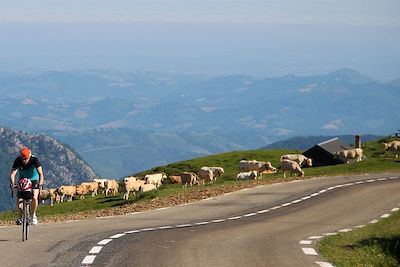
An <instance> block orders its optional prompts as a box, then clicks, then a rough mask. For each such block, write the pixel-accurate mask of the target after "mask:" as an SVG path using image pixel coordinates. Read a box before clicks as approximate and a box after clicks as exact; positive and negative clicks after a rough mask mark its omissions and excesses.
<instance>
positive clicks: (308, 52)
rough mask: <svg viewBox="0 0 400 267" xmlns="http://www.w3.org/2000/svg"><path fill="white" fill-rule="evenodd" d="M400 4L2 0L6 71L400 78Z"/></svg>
mask: <svg viewBox="0 0 400 267" xmlns="http://www.w3.org/2000/svg"><path fill="white" fill-rule="evenodd" d="M399 11H400V1H398V0H393V1H388V0H379V1H375V0H365V1H361V0H347V1H345V0H336V1H330V0H319V1H317V0H290V1H289V0H280V1H263V0H247V1H243V0H237V1H227V0H214V1H209V0H203V1H193V0H180V1H176V0H157V1H152V0H142V1H135V0H133V1H132V0H130V1H128V0H125V1H121V0H113V1H112V0H69V1H64V0H51V1H50V0H47V1H43V0H36V1H30V0H29V1H28V0H22V1H15V0H14V1H4V0H0V43H1V44H2V45H1V47H2V49H1V50H0V62H1V63H0V71H22V70H71V69H73V70H77V69H88V68H102V69H112V70H118V71H135V70H152V71H175V72H185V73H206V74H211V75H221V74H235V73H243V74H252V75H257V76H262V77H272V76H280V75H285V74H288V73H293V74H297V75H309V74H318V73H326V72H329V71H333V70H337V69H340V68H352V69H355V70H357V71H359V72H362V73H364V74H367V75H370V76H372V77H374V78H377V79H381V80H383V81H389V80H392V79H398V78H400V53H399V47H400V12H399Z"/></svg>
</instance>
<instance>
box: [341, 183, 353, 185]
mask: <svg viewBox="0 0 400 267" xmlns="http://www.w3.org/2000/svg"><path fill="white" fill-rule="evenodd" d="M352 185H354V183H347V184H344V185H343V186H352Z"/></svg>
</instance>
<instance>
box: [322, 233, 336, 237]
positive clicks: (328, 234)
mask: <svg viewBox="0 0 400 267" xmlns="http://www.w3.org/2000/svg"><path fill="white" fill-rule="evenodd" d="M324 235H326V236H332V235H337V233H325V234H324Z"/></svg>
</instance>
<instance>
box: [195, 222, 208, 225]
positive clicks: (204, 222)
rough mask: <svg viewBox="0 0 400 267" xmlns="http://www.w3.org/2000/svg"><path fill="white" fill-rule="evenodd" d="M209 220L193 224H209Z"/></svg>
mask: <svg viewBox="0 0 400 267" xmlns="http://www.w3.org/2000/svg"><path fill="white" fill-rule="evenodd" d="M209 223H210V222H197V223H195V224H194V225H205V224H209Z"/></svg>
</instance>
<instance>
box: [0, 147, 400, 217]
mask: <svg viewBox="0 0 400 267" xmlns="http://www.w3.org/2000/svg"><path fill="white" fill-rule="evenodd" d="M363 148H364V154H365V159H364V160H363V161H362V162H357V163H353V164H342V165H334V166H324V167H311V168H304V170H305V173H306V176H305V179H306V178H308V177H314V176H327V175H343V174H362V173H374V172H390V171H400V161H399V160H397V159H395V158H394V156H393V155H391V154H389V153H387V152H384V150H383V149H382V148H383V145H382V143H379V142H370V143H366V144H364V147H363ZM301 152H302V151H298V150H248V151H234V152H229V153H222V154H217V155H211V156H207V157H200V158H195V159H191V160H186V161H180V162H176V163H172V164H168V165H165V166H159V167H155V168H153V169H150V170H148V171H146V172H142V173H136V174H134V175H136V176H141V175H144V174H145V173H152V172H165V173H167V174H168V175H173V174H180V173H182V172H184V171H194V172H197V171H198V170H199V169H200V167H201V166H205V165H206V166H222V167H223V168H224V169H225V175H223V176H222V177H221V178H220V179H218V180H217V181H216V182H215V183H213V184H206V185H204V186H203V185H202V186H195V187H193V188H187V189H183V188H182V186H181V185H175V184H166V185H163V186H162V187H161V188H160V190H157V191H156V192H149V193H147V194H143V195H140V194H139V195H138V196H137V197H135V196H133V195H132V196H131V197H130V200H129V201H125V200H123V199H122V193H119V194H117V195H116V196H114V197H105V196H104V195H102V194H100V195H99V196H97V197H94V198H92V197H91V196H86V199H85V200H78V201H73V202H71V203H60V204H56V205H54V207H50V206H48V205H41V206H40V208H39V211H38V213H39V215H40V216H41V217H42V218H46V217H57V216H61V217H65V216H66V215H68V214H75V213H77V212H80V213H85V212H92V213H93V210H102V209H110V208H116V209H118V210H120V213H123V211H124V209H130V208H131V207H132V205H145V203H146V201H147V200H148V199H152V198H157V199H168V198H171V197H176V196H177V195H183V194H186V195H188V194H194V193H198V192H205V191H212V190H220V192H221V190H227V189H226V187H228V186H231V187H232V186H236V188H237V187H250V186H254V185H255V184H263V183H264V184H265V183H274V182H282V181H289V180H293V179H297V177H295V176H294V177H290V176H289V177H288V178H286V179H283V178H282V173H281V172H279V170H278V172H277V173H275V174H264V176H263V179H261V180H257V181H236V175H237V173H238V172H239V170H238V162H239V161H240V160H241V159H248V160H251V159H256V160H263V161H270V162H271V163H272V165H274V166H275V167H278V168H279V165H280V164H279V159H280V156H281V155H283V154H286V153H301ZM232 190H233V189H232ZM120 191H123V190H122V187H120ZM189 199H191V201H193V200H194V198H193V197H189ZM82 204H84V205H82ZM135 207H136V206H135ZM14 216H15V214H14V212H3V213H0V223H1V222H3V224H4V223H5V221H12V219H13V218H14ZM71 216H74V215H71Z"/></svg>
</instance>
